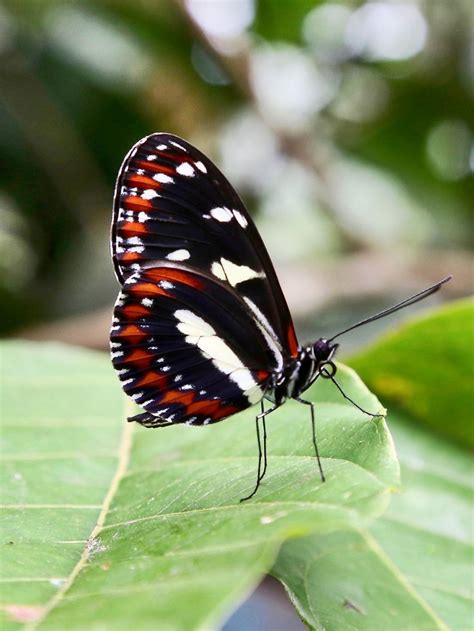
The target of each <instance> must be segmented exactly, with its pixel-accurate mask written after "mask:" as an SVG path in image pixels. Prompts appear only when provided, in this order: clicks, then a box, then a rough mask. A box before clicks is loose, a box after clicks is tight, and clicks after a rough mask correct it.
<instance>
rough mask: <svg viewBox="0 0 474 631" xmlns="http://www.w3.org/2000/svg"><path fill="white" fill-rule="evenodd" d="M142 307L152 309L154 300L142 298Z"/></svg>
mask: <svg viewBox="0 0 474 631" xmlns="http://www.w3.org/2000/svg"><path fill="white" fill-rule="evenodd" d="M142 305H143V306H144V307H152V306H153V300H152V299H151V298H142Z"/></svg>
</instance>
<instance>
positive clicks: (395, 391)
mask: <svg viewBox="0 0 474 631" xmlns="http://www.w3.org/2000/svg"><path fill="white" fill-rule="evenodd" d="M473 325H474V302H473V301H472V300H462V301H458V302H455V303H452V304H450V305H448V306H446V307H444V308H442V309H439V310H438V311H435V312H430V313H428V315H426V316H423V317H421V318H416V319H413V320H412V321H411V322H410V323H409V324H407V325H405V326H403V327H402V328H400V329H398V330H397V331H395V332H394V333H391V334H389V335H386V336H384V337H383V338H381V339H380V340H379V341H378V342H376V343H375V344H374V345H373V346H371V347H370V348H369V349H366V350H364V351H362V352H361V353H360V354H359V355H356V356H355V357H352V358H351V360H350V364H351V366H352V367H353V368H354V369H355V370H357V372H358V373H359V374H361V375H363V377H364V379H365V381H366V383H367V384H368V385H369V387H370V388H372V389H373V390H374V391H375V392H377V394H378V395H379V396H380V397H382V399H383V400H384V401H387V402H389V403H390V402H392V403H396V404H397V406H398V407H399V408H400V409H402V410H404V411H406V412H408V413H409V414H410V415H412V416H413V417H415V418H416V419H418V420H420V421H422V422H423V423H426V424H427V425H429V426H430V427H432V428H434V429H436V430H437V431H439V432H441V433H442V434H444V435H445V436H449V437H450V438H452V439H455V440H457V441H458V442H459V443H461V445H466V444H468V445H470V446H474V424H473V422H472V411H473V409H474V389H473V387H472V384H473V372H474V327H473Z"/></svg>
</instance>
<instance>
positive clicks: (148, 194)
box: [140, 188, 159, 199]
mask: <svg viewBox="0 0 474 631" xmlns="http://www.w3.org/2000/svg"><path fill="white" fill-rule="evenodd" d="M140 197H141V198H142V199H154V198H155V197H159V195H158V193H157V192H156V191H155V190H154V189H152V188H147V189H146V191H143V193H142V194H141V195H140Z"/></svg>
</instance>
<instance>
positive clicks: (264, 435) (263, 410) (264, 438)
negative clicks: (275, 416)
mask: <svg viewBox="0 0 474 631" xmlns="http://www.w3.org/2000/svg"><path fill="white" fill-rule="evenodd" d="M260 408H261V410H262V412H261V415H260V416H261V419H262V428H263V471H262V473H261V474H259V476H258V477H259V480H263V478H264V476H265V473H266V472H267V426H266V424H265V406H264V405H263V399H262V400H261V402H260Z"/></svg>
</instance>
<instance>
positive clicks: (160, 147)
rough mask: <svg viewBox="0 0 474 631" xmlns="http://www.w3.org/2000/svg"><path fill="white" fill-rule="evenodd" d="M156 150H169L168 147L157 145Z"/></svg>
mask: <svg viewBox="0 0 474 631" xmlns="http://www.w3.org/2000/svg"><path fill="white" fill-rule="evenodd" d="M156 148H157V149H158V151H164V150H165V149H168V145H157V147H156Z"/></svg>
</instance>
